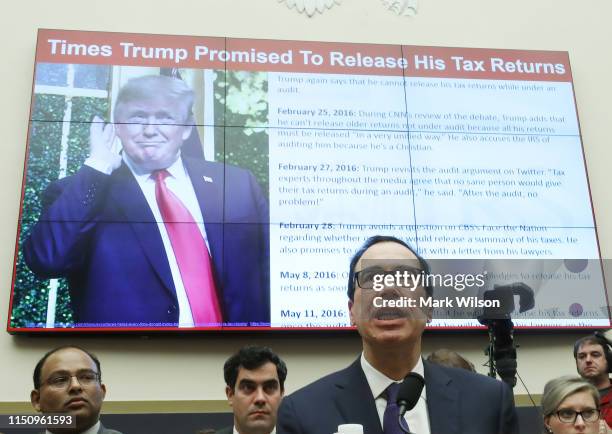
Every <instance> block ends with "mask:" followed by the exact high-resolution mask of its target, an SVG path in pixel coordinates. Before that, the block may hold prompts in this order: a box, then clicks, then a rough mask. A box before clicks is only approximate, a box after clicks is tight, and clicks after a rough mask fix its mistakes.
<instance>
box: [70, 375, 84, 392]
mask: <svg viewBox="0 0 612 434" xmlns="http://www.w3.org/2000/svg"><path fill="white" fill-rule="evenodd" d="M68 389H69V390H81V389H83V386H81V383H79V379H78V378H77V376H76V375H73V376H71V377H70V383H69V385H68Z"/></svg>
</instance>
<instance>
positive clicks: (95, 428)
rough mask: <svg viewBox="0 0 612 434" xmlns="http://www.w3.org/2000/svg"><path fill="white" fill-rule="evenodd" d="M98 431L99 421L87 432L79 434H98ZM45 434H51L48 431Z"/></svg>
mask: <svg viewBox="0 0 612 434" xmlns="http://www.w3.org/2000/svg"><path fill="white" fill-rule="evenodd" d="M99 429H100V421H97V422H96V424H95V425H93V426H92V427H91V428H89V429H88V430H85V431H83V432H82V433H81V434H98V430H99ZM45 434H53V433H52V432H51V431H49V430H45Z"/></svg>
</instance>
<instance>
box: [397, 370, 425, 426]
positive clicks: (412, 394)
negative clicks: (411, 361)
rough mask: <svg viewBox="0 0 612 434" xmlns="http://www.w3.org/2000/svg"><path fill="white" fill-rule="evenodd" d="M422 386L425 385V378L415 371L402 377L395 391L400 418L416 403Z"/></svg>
mask: <svg viewBox="0 0 612 434" xmlns="http://www.w3.org/2000/svg"><path fill="white" fill-rule="evenodd" d="M423 387H425V379H424V378H423V377H421V376H420V375H419V374H417V373H415V372H411V373H410V374H408V375H407V376H406V378H404V381H402V384H400V388H399V390H398V392H397V406H398V407H399V414H400V418H403V417H404V414H405V413H406V412H407V411H408V410H412V409H413V408H414V406H415V405H416V404H417V402H418V401H419V398H420V397H421V391H422V390H423Z"/></svg>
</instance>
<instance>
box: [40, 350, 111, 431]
mask: <svg viewBox="0 0 612 434" xmlns="http://www.w3.org/2000/svg"><path fill="white" fill-rule="evenodd" d="M33 380H34V390H32V392H31V393H30V400H31V402H32V406H33V407H34V408H35V409H36V411H38V412H41V413H45V414H47V413H49V414H52V413H64V414H69V415H71V416H73V417H74V419H75V426H74V428H64V427H62V428H61V429H60V428H51V429H49V430H47V434H49V433H55V432H57V433H62V434H121V433H119V432H118V431H113V430H110V429H106V428H104V426H103V425H102V424H101V423H100V419H99V417H100V410H101V408H102V402H103V401H104V396H105V395H106V386H105V385H104V383H102V371H101V369H100V361H99V360H98V358H97V357H96V356H94V355H93V354H91V353H90V352H88V351H86V350H84V349H82V348H79V347H76V346H64V347H59V348H55V349H53V350H51V351H49V352H48V353H47V354H45V355H44V356H43V357H42V358H41V359H40V360H39V361H38V363H37V364H36V367H35V368H34V375H33Z"/></svg>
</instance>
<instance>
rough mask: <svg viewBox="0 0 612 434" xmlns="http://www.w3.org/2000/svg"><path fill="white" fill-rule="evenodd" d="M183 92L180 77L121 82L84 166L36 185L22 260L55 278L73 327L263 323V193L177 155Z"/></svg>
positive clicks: (186, 122) (219, 166) (244, 175)
mask: <svg viewBox="0 0 612 434" xmlns="http://www.w3.org/2000/svg"><path fill="white" fill-rule="evenodd" d="M193 100H194V94H193V91H192V90H191V88H190V87H189V86H187V84H185V83H184V82H183V81H182V80H180V79H177V78H172V77H167V76H143V77H137V78H133V79H130V80H129V81H128V82H127V83H126V84H125V85H124V86H123V87H122V88H121V89H120V90H119V93H118V95H117V98H116V101H115V107H114V112H113V118H114V125H113V124H107V125H105V124H104V123H103V122H102V120H101V119H100V118H94V120H93V122H92V125H91V132H90V156H89V158H88V159H87V160H86V161H85V163H84V165H83V166H82V167H81V168H80V169H79V170H78V171H77V172H76V173H75V174H74V175H72V176H68V177H66V178H63V179H60V180H58V181H55V182H52V183H51V184H50V185H49V187H48V188H47V189H46V191H45V192H44V194H43V199H42V200H43V212H42V214H41V217H40V219H39V220H38V222H37V223H36V225H35V226H34V228H33V230H32V232H31V234H30V236H29V237H28V239H27V240H26V242H25V243H24V246H23V249H24V257H25V260H26V262H27V264H28V266H29V267H30V269H31V270H32V271H33V272H34V273H35V274H36V275H37V277H39V278H43V279H45V278H58V277H65V278H67V280H68V284H69V290H70V295H71V301H72V308H73V311H74V320H75V326H76V327H85V326H89V327H115V326H116V327H122V326H130V327H143V326H148V327H155V326H180V327H194V326H195V327H210V326H212V327H216V326H221V325H242V326H248V325H267V324H269V321H270V312H269V310H270V306H269V236H268V232H269V231H268V226H267V225H268V223H269V217H268V214H269V211H268V205H267V202H266V199H265V197H264V195H263V194H262V192H261V189H260V187H259V185H258V183H257V181H256V180H255V178H254V176H253V175H252V173H251V172H249V171H248V170H245V169H241V168H238V167H235V166H230V165H227V164H223V163H217V162H209V161H204V160H202V159H192V158H188V157H185V156H183V155H182V154H181V147H182V145H183V143H184V142H185V140H186V139H187V138H188V137H189V136H190V135H191V134H192V133H193V132H194V120H193V115H192V105H193ZM115 137H117V138H118V139H119V141H120V142H121V148H122V151H121V152H120V153H118V152H115V151H114V150H113V142H114V140H115Z"/></svg>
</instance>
